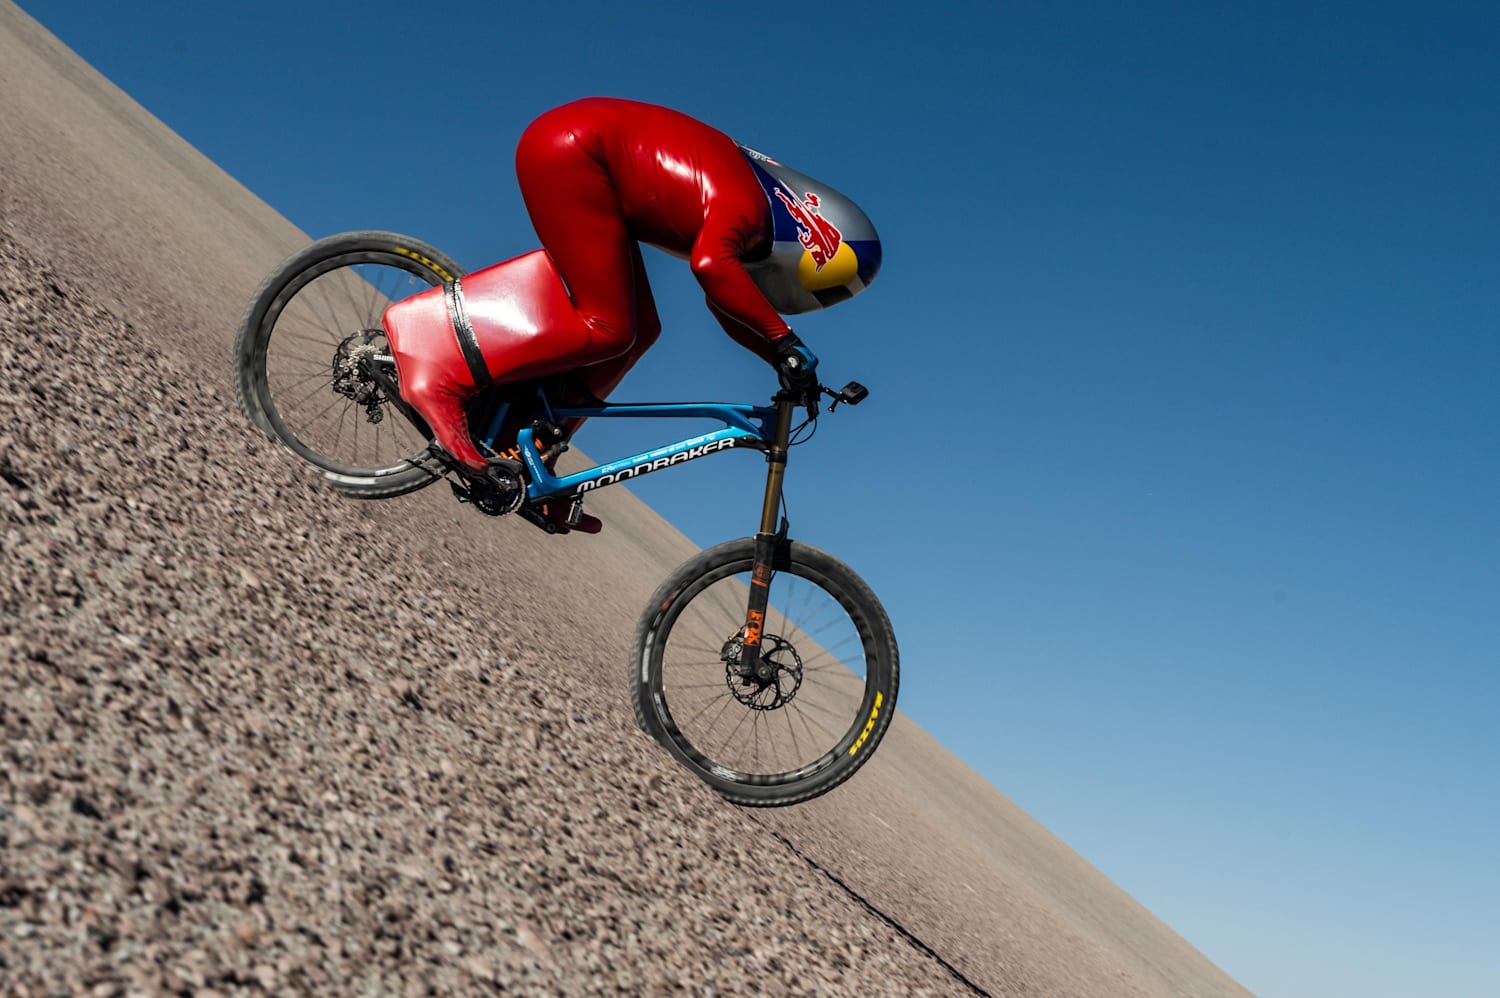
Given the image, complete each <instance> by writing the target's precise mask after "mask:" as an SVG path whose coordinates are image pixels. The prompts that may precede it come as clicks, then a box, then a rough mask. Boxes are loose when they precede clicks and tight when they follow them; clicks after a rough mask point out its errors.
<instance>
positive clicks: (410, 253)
mask: <svg viewBox="0 0 1500 998" xmlns="http://www.w3.org/2000/svg"><path fill="white" fill-rule="evenodd" d="M391 248H392V249H394V250H395V251H396V252H397V253H400V254H401V255H402V256H404V257H406V258H407V259H408V260H415V261H417V262H418V263H420V264H421V265H422V266H424V267H429V268H431V269H432V271H433V273H435V274H437V275H438V276H439V277H441V278H442V279H443V280H445V281H451V280H453V279H454V278H453V275H452V274H450V273H448V270H447V268H446V267H443V266H442V265H440V264H439V263H437V262H436V261H434V260H429V259H427V257H425V256H423V255H422V254H421V253H418V252H417V251H416V250H409V249H407V248H406V247H405V246H393V247H391Z"/></svg>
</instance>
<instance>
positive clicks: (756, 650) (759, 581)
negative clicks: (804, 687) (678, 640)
mask: <svg viewBox="0 0 1500 998" xmlns="http://www.w3.org/2000/svg"><path fill="white" fill-rule="evenodd" d="M796 407H797V400H796V398H795V397H794V396H791V395H789V394H788V393H787V392H782V393H781V394H779V395H777V396H776V432H775V433H774V434H773V435H772V437H771V449H770V450H769V451H767V452H766V463H767V464H768V465H770V468H769V470H768V471H767V472H766V502H765V506H764V507H762V509H761V513H760V532H759V533H757V534H756V535H755V565H754V567H753V568H752V569H751V572H750V604H749V606H748V607H746V609H745V628H744V631H743V635H744V642H743V646H742V649H741V652H740V676H741V677H742V678H743V679H745V680H750V679H752V678H753V679H758V680H760V681H761V682H770V681H771V680H772V679H774V678H775V676H776V668H775V666H772V665H768V664H766V663H764V662H762V661H761V658H760V638H761V629H762V627H764V625H765V622H766V607H767V605H768V604H769V603H770V600H771V571H772V566H773V564H774V563H775V558H776V543H777V540H778V537H777V530H776V515H777V513H779V512H780V511H781V486H782V482H783V481H784V480H785V478H786V452H787V444H788V441H790V439H791V435H792V412H793V410H794V409H795V408H796Z"/></svg>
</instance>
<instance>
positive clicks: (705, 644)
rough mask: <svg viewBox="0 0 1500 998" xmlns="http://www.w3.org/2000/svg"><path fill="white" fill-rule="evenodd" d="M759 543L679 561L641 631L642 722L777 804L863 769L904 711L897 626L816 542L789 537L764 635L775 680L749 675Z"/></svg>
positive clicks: (723, 785) (725, 790) (723, 777)
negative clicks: (747, 634)
mask: <svg viewBox="0 0 1500 998" xmlns="http://www.w3.org/2000/svg"><path fill="white" fill-rule="evenodd" d="M754 560H755V541H754V540H753V539H751V538H743V539H741V540H736V541H730V542H728V543H726V544H721V545H719V546H718V547H714V548H710V549H709V550H707V551H704V552H703V553H702V554H700V555H698V557H696V558H694V559H692V560H691V561H689V562H687V563H686V564H684V565H683V566H682V567H680V568H679V569H678V570H677V571H676V572H675V573H673V575H672V577H671V578H669V579H668V580H667V581H666V582H664V583H663V584H662V585H661V587H660V588H659V589H658V590H657V591H656V594H655V595H654V596H653V597H652V600H651V603H650V604H649V605H648V608H647V610H646V613H645V614H644V615H643V617H642V618H641V623H640V627H639V629H638V630H637V634H636V644H635V654H634V657H633V660H632V667H631V685H632V688H633V694H634V696H633V700H634V704H635V714H636V720H637V721H638V722H639V724H640V725H641V727H642V728H644V729H645V730H646V731H647V732H648V733H650V734H651V735H652V736H653V737H655V738H656V739H657V740H658V741H659V742H661V743H662V744H663V745H664V746H665V747H666V748H667V749H668V751H670V752H671V753H672V754H673V755H674V756H675V757H676V758H677V759H678V760H679V761H681V762H683V763H684V764H686V765H687V766H688V768H689V769H691V770H692V771H693V772H694V773H696V774H697V775H698V776H699V777H700V778H701V779H703V780H704V781H705V782H706V783H708V784H709V785H710V786H711V787H713V788H714V789H715V790H717V791H718V792H719V793H720V794H721V795H723V796H724V797H725V798H727V799H728V800H731V801H733V802H735V803H738V804H747V805H753V806H761V807H767V806H780V805H786V804H795V803H798V802H800V801H805V800H808V799H810V798H813V797H817V796H818V795H820V794H824V793H827V792H828V791H829V790H832V789H833V788H834V787H836V786H838V785H839V784H840V783H843V782H844V781H845V780H847V779H848V778H849V777H850V776H852V775H854V772H855V771H856V770H858V769H859V767H860V766H862V765H863V764H864V763H865V761H866V760H867V759H869V758H870V755H871V753H873V752H874V750H875V746H876V745H878V744H879V742H880V739H881V738H882V736H884V734H885V731H886V729H887V727H889V725H890V723H891V717H892V715H893V713H894V711H895V706H896V690H897V683H898V673H899V668H898V662H897V650H896V638H895V634H894V633H893V631H892V629H891V623H890V620H889V618H888V617H887V616H886V613H885V610H884V609H883V608H882V607H881V605H880V601H879V600H877V599H876V598H875V594H874V593H873V592H871V590H870V587H869V586H868V585H866V584H865V583H864V581H863V580H862V579H860V578H859V576H857V575H855V574H854V572H853V570H852V569H850V568H849V567H848V566H847V565H845V564H843V563H842V562H840V561H838V560H837V559H835V558H833V557H832V556H830V555H828V554H826V553H824V552H822V551H819V550H818V549H817V548H814V547H810V546H808V545H806V544H801V543H797V542H788V543H786V544H784V545H783V547H782V550H781V551H780V552H779V553H778V555H777V558H776V561H775V572H774V574H773V576H772V579H771V584H770V585H771V591H770V606H769V607H768V609H767V612H766V619H765V624H764V627H763V630H762V637H761V641H762V657H763V660H764V661H766V662H769V663H771V664H772V665H774V666H775V674H774V676H773V677H772V678H771V679H770V680H755V679H749V680H746V679H742V678H741V676H740V669H739V656H740V651H741V648H740V639H741V637H742V632H743V627H744V622H745V609H746V605H747V600H748V596H749V583H750V572H751V568H752V566H753V564H754Z"/></svg>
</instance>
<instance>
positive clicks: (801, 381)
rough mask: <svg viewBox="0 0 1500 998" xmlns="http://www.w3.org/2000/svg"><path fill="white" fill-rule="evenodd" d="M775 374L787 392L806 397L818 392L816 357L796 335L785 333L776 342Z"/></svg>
mask: <svg viewBox="0 0 1500 998" xmlns="http://www.w3.org/2000/svg"><path fill="white" fill-rule="evenodd" d="M776 372H777V373H778V374H780V375H781V387H782V388H785V389H786V390H787V391H792V392H797V393H798V394H799V395H803V396H807V395H811V394H816V392H817V390H818V355H817V354H815V353H813V352H812V350H810V349H808V346H807V344H805V343H803V342H802V341H801V340H799V339H798V338H797V334H796V333H787V334H786V335H785V336H783V337H782V338H781V339H779V340H777V341H776Z"/></svg>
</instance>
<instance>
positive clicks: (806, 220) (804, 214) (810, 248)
mask: <svg viewBox="0 0 1500 998" xmlns="http://www.w3.org/2000/svg"><path fill="white" fill-rule="evenodd" d="M776 196H777V197H778V198H780V199H781V203H782V204H784V205H786V210H787V211H789V212H791V213H792V218H793V219H795V220H796V222H797V241H798V242H799V243H801V244H802V248H803V249H805V250H807V252H808V255H810V256H811V257H812V258H813V264H814V268H815V269H816V270H819V271H821V270H822V269H823V267H824V266H826V265H827V263H828V261H829V260H832V259H833V257H834V254H836V253H837V252H838V251H839V246H841V245H842V244H843V242H844V235H843V233H841V232H840V231H839V229H838V226H836V225H834V224H833V223H832V222H830V221H829V220H828V219H826V218H824V217H823V216H822V215H821V214H819V213H818V204H819V201H818V196H817V195H816V194H814V193H813V192H812V191H804V192H803V197H802V198H794V197H789V196H788V195H787V193H786V192H785V191H783V190H782V189H781V188H780V187H777V188H776Z"/></svg>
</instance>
